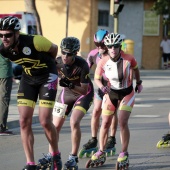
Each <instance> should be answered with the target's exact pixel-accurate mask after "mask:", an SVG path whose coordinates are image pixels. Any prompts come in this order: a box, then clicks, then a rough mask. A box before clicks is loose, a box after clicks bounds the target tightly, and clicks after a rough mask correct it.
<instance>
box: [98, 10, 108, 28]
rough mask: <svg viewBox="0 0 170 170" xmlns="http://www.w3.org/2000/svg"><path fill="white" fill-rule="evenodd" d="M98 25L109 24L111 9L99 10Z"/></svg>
mask: <svg viewBox="0 0 170 170" xmlns="http://www.w3.org/2000/svg"><path fill="white" fill-rule="evenodd" d="M98 26H106V27H108V26H109V11H107V10H99V15H98Z"/></svg>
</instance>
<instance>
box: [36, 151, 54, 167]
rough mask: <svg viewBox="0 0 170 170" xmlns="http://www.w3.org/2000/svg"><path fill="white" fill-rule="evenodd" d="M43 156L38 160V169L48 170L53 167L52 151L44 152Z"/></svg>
mask: <svg viewBox="0 0 170 170" xmlns="http://www.w3.org/2000/svg"><path fill="white" fill-rule="evenodd" d="M43 156H44V157H43V158H41V159H39V160H38V165H37V169H38V170H41V169H42V170H46V169H47V168H51V164H52V162H51V159H52V155H51V153H47V154H44V153H43Z"/></svg>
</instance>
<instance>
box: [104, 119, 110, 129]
mask: <svg viewBox="0 0 170 170" xmlns="http://www.w3.org/2000/svg"><path fill="white" fill-rule="evenodd" d="M110 125H111V122H110V121H103V120H102V128H104V129H109V127H110Z"/></svg>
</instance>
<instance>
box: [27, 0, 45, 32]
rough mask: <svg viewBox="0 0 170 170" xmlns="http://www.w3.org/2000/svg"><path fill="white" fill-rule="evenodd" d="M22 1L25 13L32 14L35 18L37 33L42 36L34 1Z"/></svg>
mask: <svg viewBox="0 0 170 170" xmlns="http://www.w3.org/2000/svg"><path fill="white" fill-rule="evenodd" d="M24 1H25V9H26V12H30V13H33V14H34V16H35V19H36V24H37V33H38V34H40V35H42V28H41V21H40V16H39V14H38V11H37V8H36V3H35V0H24Z"/></svg>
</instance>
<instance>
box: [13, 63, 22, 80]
mask: <svg viewBox="0 0 170 170" xmlns="http://www.w3.org/2000/svg"><path fill="white" fill-rule="evenodd" d="M12 70H13V80H14V81H15V82H16V83H18V82H19V81H20V80H21V75H22V71H23V68H22V66H21V65H18V64H15V63H13V62H12Z"/></svg>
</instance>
